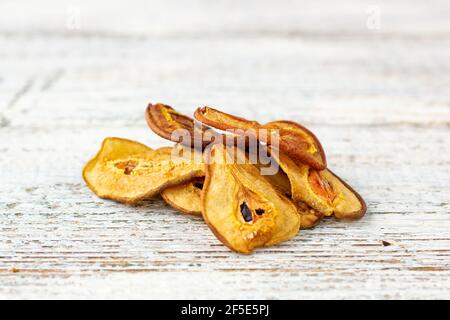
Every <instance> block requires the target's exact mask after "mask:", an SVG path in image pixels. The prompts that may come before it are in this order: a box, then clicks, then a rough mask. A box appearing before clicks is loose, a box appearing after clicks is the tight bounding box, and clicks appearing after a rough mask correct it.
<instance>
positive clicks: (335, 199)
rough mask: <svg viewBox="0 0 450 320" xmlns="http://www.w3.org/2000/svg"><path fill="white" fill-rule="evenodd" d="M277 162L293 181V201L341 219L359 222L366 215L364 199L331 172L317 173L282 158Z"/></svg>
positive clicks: (286, 157)
mask: <svg viewBox="0 0 450 320" xmlns="http://www.w3.org/2000/svg"><path fill="white" fill-rule="evenodd" d="M277 159H278V163H279V164H280V167H281V168H282V169H283V171H284V172H285V173H286V174H287V176H288V178H289V180H290V183H291V194H292V199H293V200H294V201H301V202H304V203H306V204H307V205H309V206H311V207H312V208H314V209H316V210H317V211H319V212H322V213H324V214H325V215H326V216H331V215H333V214H334V216H335V217H336V218H338V219H358V218H360V217H362V216H363V215H364V214H365V213H366V210H367V207H366V204H365V202H364V200H363V199H362V197H361V196H360V195H359V194H358V193H357V192H356V191H355V190H353V189H352V188H351V187H350V186H349V185H348V184H347V183H345V182H344V181H343V180H341V179H340V178H339V177H338V176H336V175H335V174H334V173H333V172H331V171H330V170H328V169H325V170H322V171H317V170H314V169H313V168H311V167H309V166H307V165H303V164H300V163H296V162H295V161H294V160H292V159H291V158H289V157H288V156H286V155H283V154H279V155H278V156H277Z"/></svg>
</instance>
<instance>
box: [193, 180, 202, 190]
mask: <svg viewBox="0 0 450 320" xmlns="http://www.w3.org/2000/svg"><path fill="white" fill-rule="evenodd" d="M194 187H196V188H197V189H200V190H202V189H203V183H202V182H196V183H194Z"/></svg>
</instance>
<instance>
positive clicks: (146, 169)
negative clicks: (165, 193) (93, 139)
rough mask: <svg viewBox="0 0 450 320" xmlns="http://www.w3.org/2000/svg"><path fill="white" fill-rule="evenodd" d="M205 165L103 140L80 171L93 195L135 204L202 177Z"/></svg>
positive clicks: (129, 143)
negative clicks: (95, 152)
mask: <svg viewBox="0 0 450 320" xmlns="http://www.w3.org/2000/svg"><path fill="white" fill-rule="evenodd" d="M204 174H205V172H204V164H203V163H201V162H195V161H190V160H186V159H182V158H176V159H174V157H173V156H172V154H171V153H170V152H169V149H167V148H162V149H160V150H152V149H150V148H149V147H147V146H145V145H143V144H141V143H138V142H135V141H131V140H127V139H121V138H106V139H105V140H104V141H103V144H102V147H101V148H100V151H99V152H98V153H97V155H96V156H95V157H94V158H93V159H92V160H91V161H89V162H88V164H87V165H86V166H85V168H84V170H83V178H84V180H85V181H86V183H87V185H88V186H89V187H90V188H91V189H92V191H94V193H95V194H96V195H98V196H99V197H101V198H105V199H112V200H116V201H118V202H124V203H136V202H138V201H140V200H143V199H147V198H150V197H152V196H154V195H156V194H158V193H159V192H160V191H161V190H163V189H164V188H166V187H169V186H174V185H178V184H182V183H184V182H187V181H189V180H192V179H193V178H195V177H201V176H204Z"/></svg>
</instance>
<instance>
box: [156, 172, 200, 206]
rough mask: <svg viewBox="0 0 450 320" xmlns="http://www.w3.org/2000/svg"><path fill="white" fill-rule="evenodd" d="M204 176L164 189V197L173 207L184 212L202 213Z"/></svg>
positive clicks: (162, 194)
mask: <svg viewBox="0 0 450 320" xmlns="http://www.w3.org/2000/svg"><path fill="white" fill-rule="evenodd" d="M203 183H204V178H199V179H196V180H193V181H189V182H188V183H185V184H181V185H178V186H174V187H170V188H167V189H164V190H163V191H162V192H161V196H162V198H163V199H164V200H165V201H166V202H167V203H168V204H169V205H170V206H172V207H173V208H175V209H177V210H178V211H181V212H183V213H188V214H193V215H201V214H202V206H201V200H200V197H201V191H202V188H203Z"/></svg>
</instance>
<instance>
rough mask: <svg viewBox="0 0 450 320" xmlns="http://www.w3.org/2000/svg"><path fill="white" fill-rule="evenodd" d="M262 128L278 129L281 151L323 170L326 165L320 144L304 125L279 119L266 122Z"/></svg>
mask: <svg viewBox="0 0 450 320" xmlns="http://www.w3.org/2000/svg"><path fill="white" fill-rule="evenodd" d="M264 128H266V129H276V130H278V134H279V149H280V151H281V152H283V153H285V154H287V155H289V156H290V157H291V158H293V159H295V160H298V161H300V162H301V163H304V164H307V165H309V166H311V167H312V168H314V169H316V170H323V169H325V168H326V167H327V160H326V157H325V152H324V150H323V148H322V144H321V143H320V141H319V139H317V137H316V136H315V135H314V134H313V133H312V132H311V131H309V130H308V129H307V128H305V127H304V126H302V125H300V124H298V123H296V122H293V121H286V120H280V121H272V122H269V123H266V124H265V125H264Z"/></svg>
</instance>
